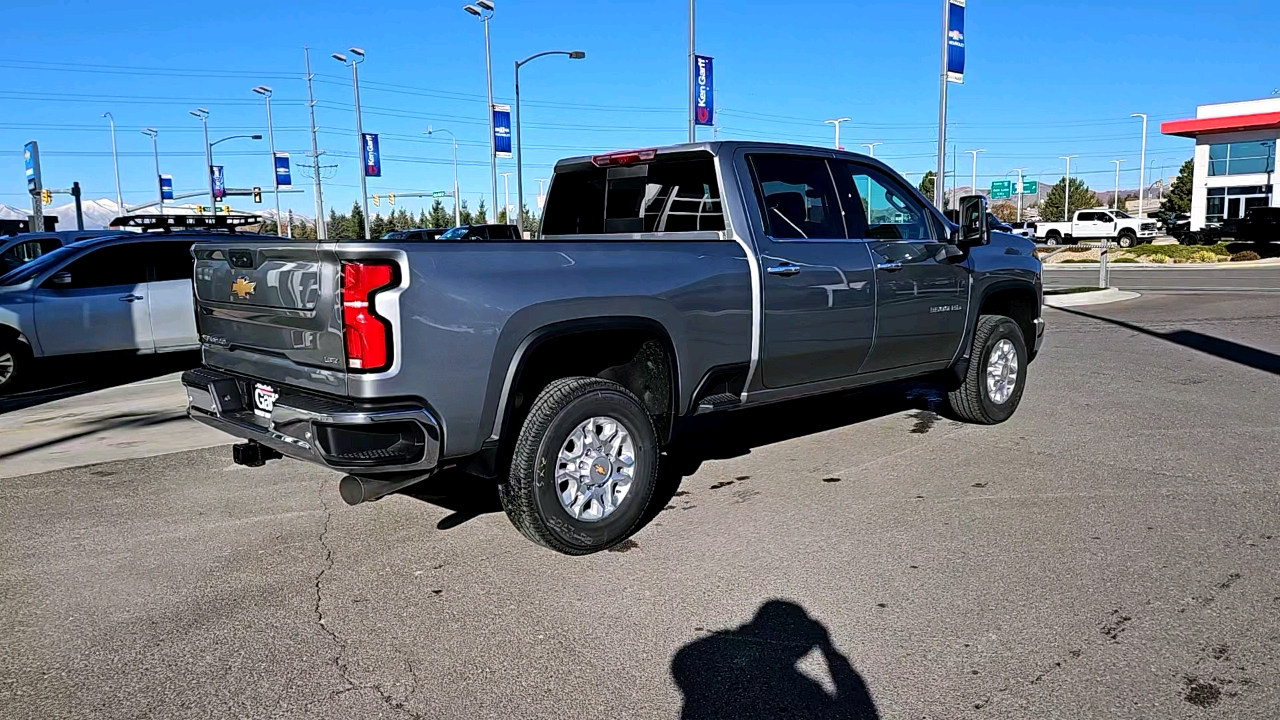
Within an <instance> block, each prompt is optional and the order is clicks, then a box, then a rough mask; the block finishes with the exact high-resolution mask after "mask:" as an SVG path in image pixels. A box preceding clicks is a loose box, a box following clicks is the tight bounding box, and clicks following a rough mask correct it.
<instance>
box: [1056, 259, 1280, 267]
mask: <svg viewBox="0 0 1280 720" xmlns="http://www.w3.org/2000/svg"><path fill="white" fill-rule="evenodd" d="M1107 265H1108V267H1110V268H1111V269H1113V270H1115V269H1117V268H1123V269H1126V270H1128V269H1129V268H1159V269H1163V270H1223V269H1226V268H1251V267H1274V266H1276V265H1280V258H1264V259H1262V260H1239V261H1236V262H1224V263H1174V262H1167V263H1141V262H1139V263H1131V262H1125V263H1117V262H1110V263H1107ZM1042 267H1044V268H1045V269H1048V268H1066V269H1070V268H1085V269H1089V268H1092V269H1094V270H1097V269H1098V263H1096V262H1081V263H1062V262H1056V263H1055V262H1049V263H1043V264H1042Z"/></svg>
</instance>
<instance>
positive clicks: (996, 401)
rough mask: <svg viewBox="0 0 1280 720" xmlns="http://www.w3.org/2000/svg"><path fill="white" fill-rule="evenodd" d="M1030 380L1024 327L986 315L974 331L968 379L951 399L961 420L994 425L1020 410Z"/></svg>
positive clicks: (1004, 319) (954, 409) (949, 395)
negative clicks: (1028, 377)
mask: <svg viewBox="0 0 1280 720" xmlns="http://www.w3.org/2000/svg"><path fill="white" fill-rule="evenodd" d="M1026 382H1027V343H1026V340H1024V339H1023V336H1022V328H1020V327H1018V323H1016V322H1014V321H1013V320H1012V319H1010V318H1007V317H1004V316H1003V315H983V316H981V317H979V318H978V326H977V328H975V330H974V333H973V351H972V352H971V353H970V355H969V369H968V371H967V372H966V373H965V376H964V382H963V383H962V384H961V385H960V387H958V388H956V389H955V390H952V391H951V392H950V393H948V394H947V401H948V404H950V406H951V410H952V412H954V413H955V414H956V416H957V417H959V418H960V419H962V420H966V421H968V422H972V423H980V424H982V425H994V424H996V423H1000V422H1004V421H1005V420H1008V419H1009V417H1010V416H1012V415H1013V411H1014V410H1017V409H1018V403H1019V402H1021V400H1022V389H1023V387H1024V386H1025V385H1026Z"/></svg>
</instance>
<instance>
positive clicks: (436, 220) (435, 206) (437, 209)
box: [427, 198, 453, 228]
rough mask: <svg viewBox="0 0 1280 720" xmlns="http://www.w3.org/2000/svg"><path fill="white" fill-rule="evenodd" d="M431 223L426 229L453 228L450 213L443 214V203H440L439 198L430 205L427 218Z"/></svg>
mask: <svg viewBox="0 0 1280 720" xmlns="http://www.w3.org/2000/svg"><path fill="white" fill-rule="evenodd" d="M428 221H429V222H430V223H431V224H430V225H428V226H427V227H433V228H447V227H453V215H452V213H448V212H445V209H444V203H442V202H440V198H436V199H435V200H434V201H432V203H431V214H430V215H429V216H428Z"/></svg>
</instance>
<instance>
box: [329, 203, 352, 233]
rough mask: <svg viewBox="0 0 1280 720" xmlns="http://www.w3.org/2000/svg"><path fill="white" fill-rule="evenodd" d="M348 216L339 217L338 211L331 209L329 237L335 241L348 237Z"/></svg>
mask: <svg viewBox="0 0 1280 720" xmlns="http://www.w3.org/2000/svg"><path fill="white" fill-rule="evenodd" d="M347 223H348V220H347V216H346V215H339V214H338V211H337V210H334V209H333V208H329V222H328V225H329V237H330V239H333V240H343V239H345V238H347V237H348V236H347V235H346V234H345V232H346V229H347Z"/></svg>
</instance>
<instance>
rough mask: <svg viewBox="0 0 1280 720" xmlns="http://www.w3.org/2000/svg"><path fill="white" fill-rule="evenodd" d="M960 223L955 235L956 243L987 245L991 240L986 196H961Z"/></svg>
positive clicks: (962, 244) (961, 244)
mask: <svg viewBox="0 0 1280 720" xmlns="http://www.w3.org/2000/svg"><path fill="white" fill-rule="evenodd" d="M959 225H960V227H958V228H956V231H955V235H954V236H953V238H954V240H955V244H956V245H960V246H966V245H986V244H987V243H988V242H990V241H991V230H990V228H989V227H988V225H987V198H986V197H985V196H983V195H966V196H964V197H962V198H960V222H959Z"/></svg>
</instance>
